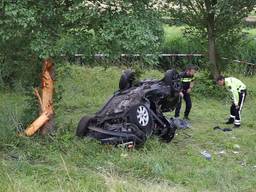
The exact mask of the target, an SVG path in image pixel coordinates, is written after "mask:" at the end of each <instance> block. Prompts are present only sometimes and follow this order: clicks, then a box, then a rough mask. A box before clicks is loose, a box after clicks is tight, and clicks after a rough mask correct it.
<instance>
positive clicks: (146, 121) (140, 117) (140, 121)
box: [128, 104, 154, 137]
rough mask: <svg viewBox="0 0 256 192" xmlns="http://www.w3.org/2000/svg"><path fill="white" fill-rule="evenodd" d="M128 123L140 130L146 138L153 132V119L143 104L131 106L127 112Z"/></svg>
mask: <svg viewBox="0 0 256 192" xmlns="http://www.w3.org/2000/svg"><path fill="white" fill-rule="evenodd" d="M128 116H129V121H130V122H131V123H134V124H135V125H137V126H138V127H139V129H140V130H142V131H143V132H144V133H145V134H146V136H147V137H149V136H151V134H152V132H153V123H154V122H153V118H152V115H151V112H150V110H149V109H148V108H147V107H146V106H145V105H143V104H139V105H135V106H133V107H132V108H131V109H130V111H129V115H128Z"/></svg>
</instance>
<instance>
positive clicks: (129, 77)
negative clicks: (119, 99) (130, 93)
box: [119, 69, 135, 90]
mask: <svg viewBox="0 0 256 192" xmlns="http://www.w3.org/2000/svg"><path fill="white" fill-rule="evenodd" d="M134 80H135V74H134V72H133V71H132V70H130V69H127V70H125V71H124V72H123V74H122V75H121V77H120V80H119V89H120V90H126V89H129V88H130V87H132V85H133V82H134Z"/></svg>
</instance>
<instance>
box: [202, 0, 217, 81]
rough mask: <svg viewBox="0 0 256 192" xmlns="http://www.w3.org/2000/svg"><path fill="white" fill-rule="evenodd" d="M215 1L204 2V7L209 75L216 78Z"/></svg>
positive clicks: (207, 0)
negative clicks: (205, 12)
mask: <svg viewBox="0 0 256 192" xmlns="http://www.w3.org/2000/svg"><path fill="white" fill-rule="evenodd" d="M216 3H217V1H216V0H205V6H206V11H207V36H208V57H209V65H210V70H211V74H212V76H213V77H214V78H216V77H217V76H218V75H219V74H220V71H219V65H218V60H217V53H216V35H215V13H214V5H216Z"/></svg>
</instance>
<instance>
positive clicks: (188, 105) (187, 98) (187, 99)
mask: <svg viewBox="0 0 256 192" xmlns="http://www.w3.org/2000/svg"><path fill="white" fill-rule="evenodd" d="M183 95H184V96H183V99H184V100H185V103H186V109H185V112H184V116H186V117H187V116H188V115H189V112H190V110H191V108H192V101H191V97H190V94H189V93H187V92H183ZM181 104H182V98H181V99H180V101H179V102H178V103H177V105H176V109H175V117H179V116H180V109H181Z"/></svg>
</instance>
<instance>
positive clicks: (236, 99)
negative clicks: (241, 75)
mask: <svg viewBox="0 0 256 192" xmlns="http://www.w3.org/2000/svg"><path fill="white" fill-rule="evenodd" d="M217 83H218V85H220V86H225V88H226V89H227V90H229V91H230V92H231V93H232V97H233V102H232V105H231V107H230V117H229V119H228V121H227V122H226V124H233V123H234V127H240V124H241V111H242V108H243V105H244V101H245V98H246V94H247V91H246V85H245V84H244V83H243V82H242V81H240V80H239V79H237V78H235V77H227V78H225V77H224V76H222V75H220V76H219V77H218V78H217Z"/></svg>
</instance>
